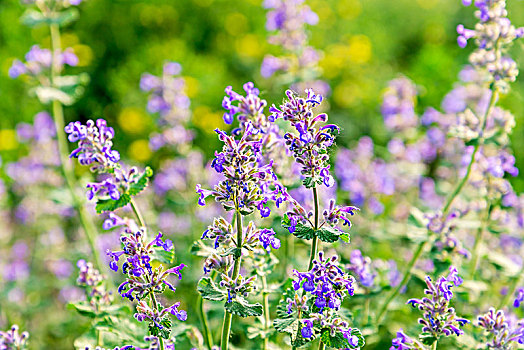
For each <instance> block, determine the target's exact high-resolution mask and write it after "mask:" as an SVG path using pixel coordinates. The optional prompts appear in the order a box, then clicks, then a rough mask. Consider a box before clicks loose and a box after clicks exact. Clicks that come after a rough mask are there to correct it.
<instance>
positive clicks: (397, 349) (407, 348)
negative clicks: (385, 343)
mask: <svg viewBox="0 0 524 350" xmlns="http://www.w3.org/2000/svg"><path fill="white" fill-rule="evenodd" d="M418 349H425V347H424V345H422V344H421V343H420V342H418V341H417V340H415V339H412V338H411V337H409V336H408V335H406V333H404V331H403V330H402V329H400V330H399V331H398V332H397V337H396V338H395V339H393V340H392V341H391V347H390V348H389V350H418Z"/></svg>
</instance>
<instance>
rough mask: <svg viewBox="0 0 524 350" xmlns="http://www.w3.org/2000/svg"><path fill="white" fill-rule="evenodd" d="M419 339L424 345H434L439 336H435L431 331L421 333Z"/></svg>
mask: <svg viewBox="0 0 524 350" xmlns="http://www.w3.org/2000/svg"><path fill="white" fill-rule="evenodd" d="M418 339H419V340H420V341H421V342H422V344H424V345H432V344H433V343H434V342H435V341H437V338H435V336H434V335H433V334H431V333H429V332H423V333H420V335H419V336H418Z"/></svg>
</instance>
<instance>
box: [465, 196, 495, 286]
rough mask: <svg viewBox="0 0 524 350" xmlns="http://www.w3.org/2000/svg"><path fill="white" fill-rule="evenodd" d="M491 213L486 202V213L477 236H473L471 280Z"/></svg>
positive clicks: (477, 263) (477, 264) (476, 266)
mask: <svg viewBox="0 0 524 350" xmlns="http://www.w3.org/2000/svg"><path fill="white" fill-rule="evenodd" d="M491 211H492V206H491V204H490V203H489V202H488V211H487V213H486V217H485V218H484V220H482V223H481V224H480V227H479V228H478V230H477V234H476V235H475V244H474V245H473V253H472V257H471V271H470V275H471V276H472V278H475V274H476V272H477V268H478V266H479V262H480V254H479V249H480V243H481V242H482V236H483V234H484V231H485V230H486V227H487V225H488V223H489V220H490V218H491Z"/></svg>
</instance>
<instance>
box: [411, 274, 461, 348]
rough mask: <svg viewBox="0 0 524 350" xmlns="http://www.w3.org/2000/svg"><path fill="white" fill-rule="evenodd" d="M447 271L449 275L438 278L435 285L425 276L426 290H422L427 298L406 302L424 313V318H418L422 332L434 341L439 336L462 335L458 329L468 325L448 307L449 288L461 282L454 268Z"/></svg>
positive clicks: (450, 296)
mask: <svg viewBox="0 0 524 350" xmlns="http://www.w3.org/2000/svg"><path fill="white" fill-rule="evenodd" d="M449 271H450V272H449V275H448V276H447V277H440V278H439V280H438V281H437V283H436V284H435V283H433V282H432V281H431V278H430V277H429V276H426V278H425V280H426V285H427V289H425V290H424V293H425V294H426V295H428V296H429V297H424V298H422V299H410V300H408V302H407V303H408V304H411V305H412V306H413V307H417V308H418V309H419V310H420V311H422V312H423V313H424V317H423V318H419V323H420V324H421V325H422V332H424V333H428V334H430V335H431V336H433V337H434V338H436V339H438V338H439V337H440V336H441V335H445V336H446V337H448V336H450V335H452V334H456V335H457V336H459V335H461V334H464V332H463V331H462V330H461V329H460V327H461V326H464V325H465V324H466V323H469V321H468V320H466V319H464V318H460V317H458V316H457V315H456V313H455V309H454V308H452V307H450V306H449V304H450V301H451V298H452V297H453V292H452V291H451V288H452V287H453V286H459V285H461V284H462V282H463V280H462V278H461V277H460V276H459V275H458V272H457V269H456V268H454V267H453V266H452V267H450V269H449Z"/></svg>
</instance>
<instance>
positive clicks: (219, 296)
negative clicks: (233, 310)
mask: <svg viewBox="0 0 524 350" xmlns="http://www.w3.org/2000/svg"><path fill="white" fill-rule="evenodd" d="M197 290H198V292H199V293H200V294H202V298H204V299H206V300H212V301H222V300H225V299H226V297H227V294H226V292H224V291H223V290H222V289H220V288H219V287H218V286H217V285H216V283H215V282H214V281H213V280H212V279H211V278H209V277H202V278H201V279H200V281H198V285H197Z"/></svg>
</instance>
